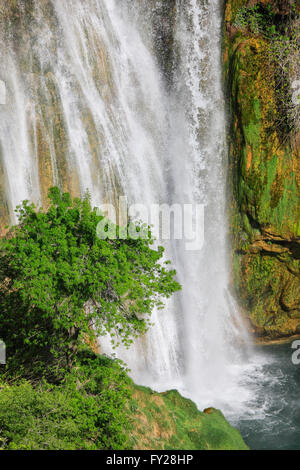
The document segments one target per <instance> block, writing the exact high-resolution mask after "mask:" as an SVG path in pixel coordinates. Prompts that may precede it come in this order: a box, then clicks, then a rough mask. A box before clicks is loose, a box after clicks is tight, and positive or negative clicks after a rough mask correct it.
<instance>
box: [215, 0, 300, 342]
mask: <svg viewBox="0 0 300 470" xmlns="http://www.w3.org/2000/svg"><path fill="white" fill-rule="evenodd" d="M224 28H225V33H224V37H225V43H224V72H225V79H226V84H227V89H228V94H229V101H230V112H231V129H230V163H231V171H232V192H233V196H234V197H233V202H232V203H233V207H232V214H233V216H232V226H231V229H232V236H233V247H234V253H233V266H234V278H235V288H236V290H237V294H238V297H239V298H240V299H241V302H242V305H243V307H244V308H245V310H246V311H247V312H248V314H249V318H250V320H251V323H252V325H253V326H254V330H255V332H256V333H258V334H261V335H265V336H269V337H281V336H285V335H291V334H295V333H299V332H300V270H299V268H300V265H299V259H300V225H299V220H300V217H299V216H300V191H299V183H300V180H299V175H300V167H299V162H300V158H299V157H300V154H299V137H300V134H299V108H300V106H299V104H298V102H297V101H295V83H296V82H295V79H296V77H297V74H299V69H298V68H299V54H300V47H299V46H300V32H299V31H300V29H299V3H298V2H295V1H292V0H291V1H287V0H286V1H283V0H282V1H279V0H278V1H268V0H267V1H263V2H257V1H255V2H251V3H249V2H247V1H244V0H232V1H230V0H229V1H227V2H226V11H225V25H224Z"/></svg>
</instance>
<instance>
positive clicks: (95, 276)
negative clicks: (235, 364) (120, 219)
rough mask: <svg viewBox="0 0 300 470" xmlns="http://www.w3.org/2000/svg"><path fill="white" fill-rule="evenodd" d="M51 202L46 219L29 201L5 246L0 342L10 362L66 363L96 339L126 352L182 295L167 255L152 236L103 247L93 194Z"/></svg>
mask: <svg viewBox="0 0 300 470" xmlns="http://www.w3.org/2000/svg"><path fill="white" fill-rule="evenodd" d="M49 200H50V206H49V208H48V210H47V211H45V212H44V211H42V210H37V209H36V208H35V207H34V206H33V205H31V204H29V203H28V201H24V202H23V204H22V205H21V206H20V207H18V209H17V212H18V217H19V225H18V226H16V227H13V228H12V229H11V230H10V232H9V233H8V235H7V236H6V238H5V239H3V240H1V242H0V337H1V338H3V340H4V341H5V342H6V344H7V347H8V356H9V357H12V356H14V354H15V353H17V351H20V350H22V356H24V353H25V351H27V352H28V354H29V355H30V354H33V353H34V354H37V355H38V354H39V353H40V351H43V354H46V356H47V355H48V356H49V357H52V356H53V354H56V353H57V351H64V352H65V355H66V356H67V357H68V358H67V360H68V361H69V359H70V355H72V351H73V350H74V344H75V343H76V342H78V341H80V340H82V339H83V338H85V337H86V335H91V332H92V331H93V332H94V333H95V334H97V335H101V334H105V333H107V332H109V333H114V334H115V336H114V342H115V343H118V342H123V343H124V344H125V345H127V346H129V345H130V344H131V342H132V341H133V339H134V338H135V337H136V336H137V335H138V334H143V333H144V332H145V331H146V330H147V328H148V325H149V317H150V314H151V312H152V310H153V308H155V307H158V308H160V307H162V305H163V302H162V299H163V298H164V297H165V298H167V297H169V296H170V295H172V294H173V293H174V292H175V291H177V290H179V289H180V286H179V284H178V283H177V282H176V281H175V280H174V276H175V271H173V270H168V269H166V267H167V264H165V263H162V257H163V251H164V250H163V248H162V247H159V248H157V249H153V248H151V245H152V243H153V240H152V238H151V236H150V238H149V239H148V240H144V239H142V238H138V239H137V240H133V239H116V240H101V239H99V238H98V237H97V225H98V223H99V222H100V221H101V220H103V218H104V216H103V215H99V214H97V212H96V210H93V209H92V208H91V205H90V196H89V194H86V195H85V197H84V198H83V200H80V199H75V200H74V201H72V200H71V197H70V195H69V194H61V192H60V190H59V189H58V188H51V190H50V192H49ZM117 230H119V227H117ZM149 234H150V235H151V233H150V232H149ZM71 331H77V332H79V334H77V337H76V338H74V335H73V334H72V333H71ZM16 338H17V340H16ZM31 348H33V349H31ZM25 356H26V354H25Z"/></svg>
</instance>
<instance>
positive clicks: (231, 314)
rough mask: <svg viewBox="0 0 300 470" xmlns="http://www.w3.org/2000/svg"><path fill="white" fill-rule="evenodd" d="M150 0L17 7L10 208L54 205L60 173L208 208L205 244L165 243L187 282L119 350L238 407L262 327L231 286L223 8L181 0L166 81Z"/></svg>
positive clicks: (9, 82)
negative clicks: (48, 200) (254, 333)
mask: <svg viewBox="0 0 300 470" xmlns="http://www.w3.org/2000/svg"><path fill="white" fill-rule="evenodd" d="M136 1H137V5H136V6H137V7H138V8H137V9H136V10H135V12H133V11H132V5H134V4H135V2H134V1H131V2H129V3H128V2H124V1H123V0H86V1H85V2H81V1H80V0H52V1H51V0H39V1H38V0H36V1H32V2H25V1H23V0H19V1H17V2H16V3H17V6H18V9H19V10H18V11H19V15H18V17H17V18H10V17H9V13H7V18H8V19H7V22H6V25H2V26H1V27H0V39H1V42H2V43H3V44H5V48H2V50H1V51H0V57H1V64H2V69H1V74H0V79H1V80H3V81H4V82H5V84H6V87H7V103H6V104H5V105H1V106H0V119H1V121H0V141H1V147H0V176H1V178H0V202H1V211H2V213H1V214H0V215H2V216H3V217H2V218H3V219H8V218H9V219H10V221H12V222H13V221H14V217H13V208H14V206H16V204H17V203H19V202H20V201H21V200H22V199H24V198H28V199H31V200H34V201H36V202H37V203H40V202H42V201H45V195H46V193H47V189H48V188H49V187H50V186H52V185H53V183H54V184H58V185H60V186H61V187H62V188H63V189H67V190H69V191H71V192H72V194H74V195H75V194H79V193H81V194H82V193H83V192H84V191H85V190H86V189H89V191H90V192H91V195H92V199H93V203H94V204H95V205H99V204H101V203H103V202H113V203H116V201H117V199H118V196H120V195H125V196H126V197H127V198H128V203H129V204H131V203H136V202H142V203H143V204H145V205H147V206H148V207H149V206H150V205H151V204H154V203H157V204H159V203H168V204H174V203H177V204H193V205H195V204H204V205H205V233H204V235H205V243H204V247H203V249H202V250H201V251H187V250H186V246H185V243H184V241H180V240H175V241H173V242H169V243H165V245H166V252H167V257H170V258H171V259H172V261H173V262H174V264H175V266H176V268H177V272H178V278H179V281H180V283H181V284H182V286H183V290H182V292H181V293H180V294H178V295H177V296H175V298H174V299H172V300H170V301H169V302H168V303H167V305H166V308H165V310H164V311H162V312H159V313H158V312H154V314H153V322H154V323H155V326H154V327H153V328H152V329H151V330H150V331H149V333H148V334H147V335H146V336H145V337H144V338H142V339H140V340H139V341H137V343H136V344H135V346H133V347H132V348H131V349H130V350H129V351H125V350H123V349H119V350H118V351H117V353H118V354H119V355H120V356H121V357H122V358H123V359H124V360H125V361H126V362H127V363H128V365H129V367H130V368H131V370H132V375H133V377H134V379H135V380H136V381H137V382H139V383H144V384H148V385H151V386H152V387H153V388H155V389H159V390H161V389H166V388H170V387H173V388H174V387H177V388H179V389H180V390H181V391H182V392H183V393H184V394H186V395H188V396H190V397H192V398H193V399H194V400H195V401H196V402H197V403H198V405H199V406H200V407H204V406H206V405H214V406H220V407H222V408H223V409H224V408H226V406H227V405H228V403H230V401H231V400H232V395H233V394H235V405H234V406H235V407H237V406H238V405H237V403H236V402H237V401H238V400H239V403H241V404H242V403H243V402H244V401H247V400H248V398H249V397H248V394H247V390H246V389H245V388H243V386H242V385H240V382H241V376H242V368H243V358H242V357H241V355H242V354H241V353H242V352H244V353H245V351H246V348H245V347H241V343H243V342H247V340H248V336H247V333H246V331H245V329H244V327H243V324H242V322H241V320H240V318H239V315H238V313H237V309H236V307H235V304H234V300H233V299H232V297H231V295H230V293H229V291H228V284H229V275H228V272H229V269H228V262H227V253H228V247H227V244H226V207H225V191H226V142H225V140H226V139H225V112H224V103H223V93H222V80H221V46H220V38H221V6H220V2H219V1H218V0H177V2H176V4H175V7H176V8H175V12H174V15H175V21H174V25H173V27H174V51H176V59H174V63H173V69H172V77H171V78H170V80H166V77H165V75H164V74H163V73H162V72H161V71H160V69H159V61H158V60H157V56H156V52H155V47H154V40H155V38H154V37H153V36H152V33H151V28H149V21H148V19H145V18H141V17H140V16H139V13H138V12H140V11H141V12H143V13H144V14H145V15H150V16H151V8H150V6H149V4H150V2H149V1H145V3H143V2H140V1H139V2H138V0H136ZM29 3H30V7H29V6H28V5H29ZM154 3H155V4H156V6H157V4H159V2H156V1H155V2H154ZM150 16H149V17H147V18H150ZM13 20H14V21H15V22H13ZM146 23H147V24H146ZM16 31H18V32H19V35H17V34H16V33H15V32H16ZM20 37H21V38H22V41H20ZM167 82H168V83H167ZM101 346H102V348H103V349H104V351H109V346H108V344H107V342H106V341H104V340H101ZM237 389H238V390H239V392H238V393H237ZM241 391H242V392H241ZM237 396H238V398H237ZM235 409H236V408H235Z"/></svg>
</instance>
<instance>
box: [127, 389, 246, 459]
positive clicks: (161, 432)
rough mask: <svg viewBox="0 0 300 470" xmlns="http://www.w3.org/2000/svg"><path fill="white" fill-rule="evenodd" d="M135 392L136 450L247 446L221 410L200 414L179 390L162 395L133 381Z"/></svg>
mask: <svg viewBox="0 0 300 470" xmlns="http://www.w3.org/2000/svg"><path fill="white" fill-rule="evenodd" d="M132 393H133V398H132V403H131V407H130V409H132V407H133V409H135V410H136V414H135V416H134V417H133V427H132V433H131V437H130V439H131V441H132V443H133V447H134V448H136V449H157V450H159V449H160V450H167V449H172V450H176V449H183V450H210V449H214V450H220V449H223V450H229V449H236V450H243V449H247V446H246V444H245V443H244V442H243V440H242V438H241V435H240V433H239V431H237V430H236V429H234V428H232V427H231V426H230V425H229V423H228V422H227V421H226V420H225V418H224V416H223V415H222V413H221V412H220V411H218V410H215V409H211V410H209V414H208V413H201V412H200V411H199V410H198V409H197V407H196V405H195V404H194V403H193V402H192V401H191V400H188V399H186V398H183V397H182V396H181V395H180V394H179V393H178V392H177V391H176V390H171V391H169V392H166V393H161V394H159V393H155V392H153V391H152V390H151V389H148V388H145V387H138V386H136V385H134V384H132Z"/></svg>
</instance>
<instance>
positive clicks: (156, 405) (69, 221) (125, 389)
mask: <svg viewBox="0 0 300 470" xmlns="http://www.w3.org/2000/svg"><path fill="white" fill-rule="evenodd" d="M49 198H50V205H49V207H48V208H47V210H45V211H42V210H37V209H36V208H35V207H34V206H33V205H31V204H29V203H28V201H24V202H23V204H22V205H21V206H20V207H18V209H17V212H18V215H19V225H18V226H16V227H12V228H11V229H10V230H9V231H8V232H7V235H6V236H5V238H3V239H1V241H0V261H1V262H0V291H1V296H0V338H1V339H2V340H4V342H5V343H6V346H7V364H6V366H1V368H0V449H7V450H16V449H23V450H34V449H43V450H46V449H47V450H53V449H55V450H59V449H68V450H71V449H85V450H96V449H114V450H117V449H140V448H148V449H151V448H153V449H171V448H172V449H175V448H176V449H221V448H222V449H245V448H246V446H245V444H244V443H243V440H242V438H241V436H240V434H239V432H238V431H236V430H235V429H233V428H231V426H230V425H229V424H228V423H227V422H226V420H225V419H224V417H223V416H222V414H221V413H220V412H218V411H216V410H209V411H208V412H207V413H200V412H199V411H198V410H197V408H196V406H195V405H194V404H193V403H192V402H190V401H189V400H186V399H184V398H182V397H181V396H180V395H179V394H178V393H177V392H176V391H172V392H168V393H166V394H156V393H154V392H152V391H151V390H149V389H145V388H142V387H137V386H136V385H135V384H134V383H133V382H132V381H131V380H130V379H129V377H128V375H127V370H126V368H125V366H124V364H123V363H121V362H120V361H118V360H116V359H115V360H114V359H109V358H107V357H102V356H99V355H98V354H97V353H96V352H93V351H92V349H94V350H97V342H96V339H95V335H96V334H98V335H101V334H105V333H107V332H109V333H110V334H111V336H112V338H118V339H117V340H116V341H115V344H116V343H118V341H120V342H121V341H122V342H123V343H124V344H125V345H126V346H128V345H130V344H131V343H132V342H133V341H134V338H135V337H136V336H137V335H140V334H143V333H144V332H145V331H146V330H147V327H148V325H149V316H150V314H151V311H152V309H153V308H154V307H158V308H160V307H161V306H162V305H163V304H162V300H161V299H162V298H163V297H168V296H170V295H171V294H172V293H174V292H175V291H176V290H178V289H179V288H180V286H179V284H178V283H177V282H176V281H175V280H174V275H175V271H174V270H172V269H171V270H170V269H167V265H168V264H169V263H168V262H163V261H162V260H161V259H162V255H163V249H162V248H156V249H154V248H153V247H151V245H152V243H153V240H152V237H151V233H150V230H149V228H148V227H144V226H141V225H135V226H134V228H135V230H136V236H135V237H134V238H132V237H131V238H126V237H125V236H124V233H123V230H124V229H121V228H120V227H116V226H114V225H112V224H110V223H108V220H107V219H105V217H104V216H103V215H101V214H100V215H99V214H98V213H97V211H96V210H93V209H92V208H91V205H90V201H89V196H88V195H87V196H86V197H85V198H84V199H83V200H80V199H75V200H72V199H71V197H70V196H69V194H61V192H60V191H59V189H58V188H52V189H51V191H50V193H49ZM99 224H101V226H102V229H106V228H107V227H108V225H109V227H110V229H111V230H113V229H115V230H116V234H117V235H119V236H117V238H111V237H106V235H107V233H106V232H105V231H104V232H103V230H102V231H100V232H99ZM132 228H133V227H132V226H131V229H132ZM131 233H132V232H131ZM100 235H101V236H100ZM145 235H147V237H145Z"/></svg>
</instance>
